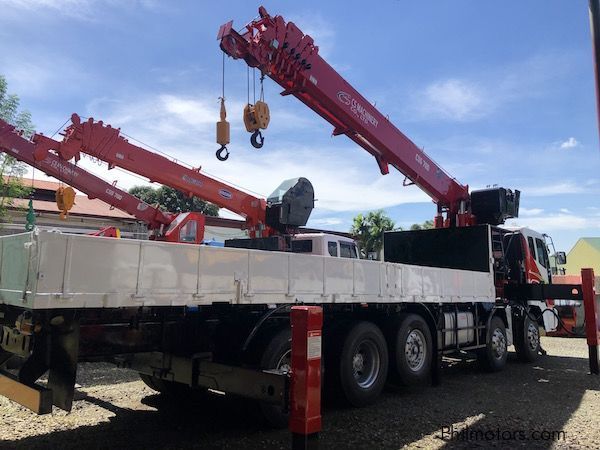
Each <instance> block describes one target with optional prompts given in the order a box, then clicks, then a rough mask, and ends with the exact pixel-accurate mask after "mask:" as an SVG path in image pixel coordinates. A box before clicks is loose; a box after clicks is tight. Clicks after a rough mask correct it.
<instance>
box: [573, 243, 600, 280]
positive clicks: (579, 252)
mask: <svg viewBox="0 0 600 450" xmlns="http://www.w3.org/2000/svg"><path fill="white" fill-rule="evenodd" d="M587 267H591V268H592V269H594V273H595V274H596V275H600V237H585V238H580V239H579V240H578V241H577V242H576V243H575V245H574V246H573V248H572V249H571V250H570V251H569V253H568V254H567V264H565V269H566V273H567V275H579V274H580V273H581V269H582V268H587Z"/></svg>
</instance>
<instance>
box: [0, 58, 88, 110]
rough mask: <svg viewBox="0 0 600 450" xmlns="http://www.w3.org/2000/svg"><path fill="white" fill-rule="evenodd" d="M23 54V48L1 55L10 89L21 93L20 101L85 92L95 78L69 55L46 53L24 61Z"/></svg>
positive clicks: (1, 63) (4, 73) (0, 65)
mask: <svg viewBox="0 0 600 450" xmlns="http://www.w3.org/2000/svg"><path fill="white" fill-rule="evenodd" d="M23 51H24V49H23V48H17V47H11V48H7V49H4V51H2V52H0V67H2V74H3V75H4V76H5V77H6V80H7V82H8V90H9V92H15V93H18V94H19V96H20V97H21V100H24V99H26V98H35V99H40V98H48V97H50V96H54V95H56V92H57V91H59V92H61V93H63V94H67V93H71V92H73V91H74V90H77V89H80V90H84V89H86V87H88V86H90V84H92V83H94V81H95V79H96V78H95V77H94V76H93V75H92V74H89V73H87V72H86V70H85V69H83V68H82V67H81V66H80V65H79V64H78V63H77V61H75V60H73V59H71V58H69V57H67V56H64V55H59V54H56V53H52V52H47V51H46V52H44V53H40V54H39V55H37V56H36V57H35V58H28V59H24V58H23V57H22V56H19V54H20V53H21V54H22V53H23ZM28 51H29V49H28ZM57 68H60V70H58V69H57ZM23 103H24V102H23Z"/></svg>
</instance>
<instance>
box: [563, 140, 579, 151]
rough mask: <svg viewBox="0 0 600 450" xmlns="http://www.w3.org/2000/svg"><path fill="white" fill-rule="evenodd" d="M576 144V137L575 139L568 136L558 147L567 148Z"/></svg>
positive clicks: (577, 143) (577, 142)
mask: <svg viewBox="0 0 600 450" xmlns="http://www.w3.org/2000/svg"><path fill="white" fill-rule="evenodd" d="M578 145H579V141H578V140H577V139H575V138H574V137H570V138H569V139H567V140H566V141H564V142H561V144H560V148H562V149H567V150H568V149H570V148H575V147H577V146H578Z"/></svg>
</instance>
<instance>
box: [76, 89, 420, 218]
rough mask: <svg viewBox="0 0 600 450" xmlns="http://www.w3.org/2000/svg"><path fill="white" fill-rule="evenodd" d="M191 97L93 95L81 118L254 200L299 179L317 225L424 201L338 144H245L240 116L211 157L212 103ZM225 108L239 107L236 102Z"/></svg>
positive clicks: (124, 182) (125, 181)
mask: <svg viewBox="0 0 600 450" xmlns="http://www.w3.org/2000/svg"><path fill="white" fill-rule="evenodd" d="M199 98H207V97H205V96H202V95H197V96H196V95H195V96H194V97H183V96H177V95H173V94H171V93H158V94H156V95H154V96H147V97H143V98H140V99H138V101H131V100H128V99H119V100H112V99H107V98H100V99H96V100H94V101H92V102H91V103H90V104H89V105H88V113H87V115H90V116H94V118H95V119H96V120H103V121H104V122H105V123H106V124H111V125H112V126H114V127H119V128H121V130H122V133H124V134H125V135H127V136H131V137H133V138H135V139H139V141H142V142H144V143H145V144H141V146H142V147H146V148H148V149H149V150H153V149H158V150H160V151H163V152H165V153H167V154H169V155H171V156H172V157H174V158H177V159H178V160H179V161H185V162H186V163H188V164H189V165H190V166H193V167H199V166H201V167H202V171H203V172H204V173H205V174H207V175H209V176H212V177H213V178H219V179H223V180H226V183H227V184H230V185H233V186H236V187H238V188H241V189H243V190H246V191H249V192H253V193H258V195H260V196H262V197H267V196H268V195H269V194H270V193H271V192H272V191H273V190H274V189H275V188H276V187H277V186H278V185H279V183H280V182H282V181H283V180H285V179H288V178H295V177H299V176H303V177H306V178H308V179H309V180H310V181H311V182H312V184H313V186H314V189H315V197H316V199H317V202H316V208H317V209H318V210H320V211H321V212H323V213H324V214H323V216H322V217H321V218H319V220H321V221H327V222H323V225H331V226H335V225H339V223H336V221H337V219H336V218H335V217H334V216H335V214H337V213H340V212H354V211H368V210H372V209H379V208H388V207H391V206H395V205H400V204H405V203H415V202H426V203H428V202H430V199H429V197H428V196H427V195H426V194H424V193H423V192H421V191H420V189H418V188H416V187H414V186H412V187H407V188H403V187H402V182H403V179H404V177H403V175H402V174H400V173H399V172H396V171H393V172H392V173H390V174H389V175H386V176H381V175H380V174H379V171H378V169H377V164H376V163H375V162H374V161H373V159H372V158H371V157H370V155H367V154H366V153H365V152H362V151H360V150H357V149H356V148H354V147H353V146H351V147H344V148H339V147H336V146H335V145H336V144H331V145H332V147H331V148H328V147H327V146H325V147H319V148H318V150H317V149H315V148H314V146H311V145H308V144H307V145H298V144H297V143H293V142H287V141H283V140H281V139H278V140H277V142H276V141H275V140H272V141H269V142H268V146H267V145H266V146H265V148H263V149H262V150H256V149H253V148H250V146H249V145H248V140H247V139H248V138H247V134H246V132H245V130H242V127H243V125H242V124H241V118H240V117H232V118H231V123H232V143H231V144H230V145H229V146H228V148H229V150H230V152H231V156H230V158H229V160H228V161H227V162H225V163H223V162H219V161H217V160H216V158H215V156H214V152H215V151H216V149H217V147H218V145H217V144H216V143H215V142H214V139H215V135H214V133H215V131H214V127H215V125H214V124H215V121H216V119H217V117H218V102H217V101H216V99H215V101H214V102H211V101H205V100H198V99H199ZM231 106H235V108H233V110H239V109H241V106H242V105H241V104H239V105H230V107H231ZM238 108H239V109H238ZM132 142H134V141H132ZM134 143H136V144H137V145H140V144H139V143H137V142H134ZM350 145H352V144H350ZM80 164H82V165H83V166H84V167H86V168H87V169H88V170H90V171H92V172H93V173H95V174H97V175H98V176H100V177H102V178H104V179H106V180H111V181H112V180H114V179H115V178H117V179H119V186H121V187H122V188H125V189H127V188H130V187H131V186H133V185H136V184H141V183H143V181H142V180H141V179H140V178H139V177H137V176H134V175H131V174H126V173H124V172H122V171H119V170H116V169H115V170H111V171H108V169H107V168H106V166H105V165H101V166H99V165H98V164H97V163H94V162H92V161H89V160H87V159H84V160H82V161H81V163H80ZM212 174H218V177H217V176H214V175H212ZM327 211H329V212H330V213H329V215H327ZM224 214H226V213H224ZM225 217H232V216H231V215H225ZM323 217H324V218H323Z"/></svg>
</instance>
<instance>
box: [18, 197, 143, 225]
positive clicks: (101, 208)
mask: <svg viewBox="0 0 600 450" xmlns="http://www.w3.org/2000/svg"><path fill="white" fill-rule="evenodd" d="M13 205H14V206H15V207H18V208H27V206H28V205H29V200H28V199H26V198H17V199H15V200H14V203H13ZM33 209H35V210H36V211H39V212H47V213H48V212H49V213H54V214H58V213H59V210H58V207H57V206H56V203H55V202H51V201H46V200H33ZM69 214H71V215H74V216H94V217H109V218H111V219H131V220H135V217H133V216H132V215H130V214H127V213H126V212H123V211H121V210H119V209H116V208H113V209H111V207H110V205H108V204H106V203H104V202H103V201H102V200H98V199H93V200H91V199H89V198H87V197H86V196H85V195H77V196H76V197H75V204H74V205H73V208H72V209H71V211H69Z"/></svg>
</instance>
